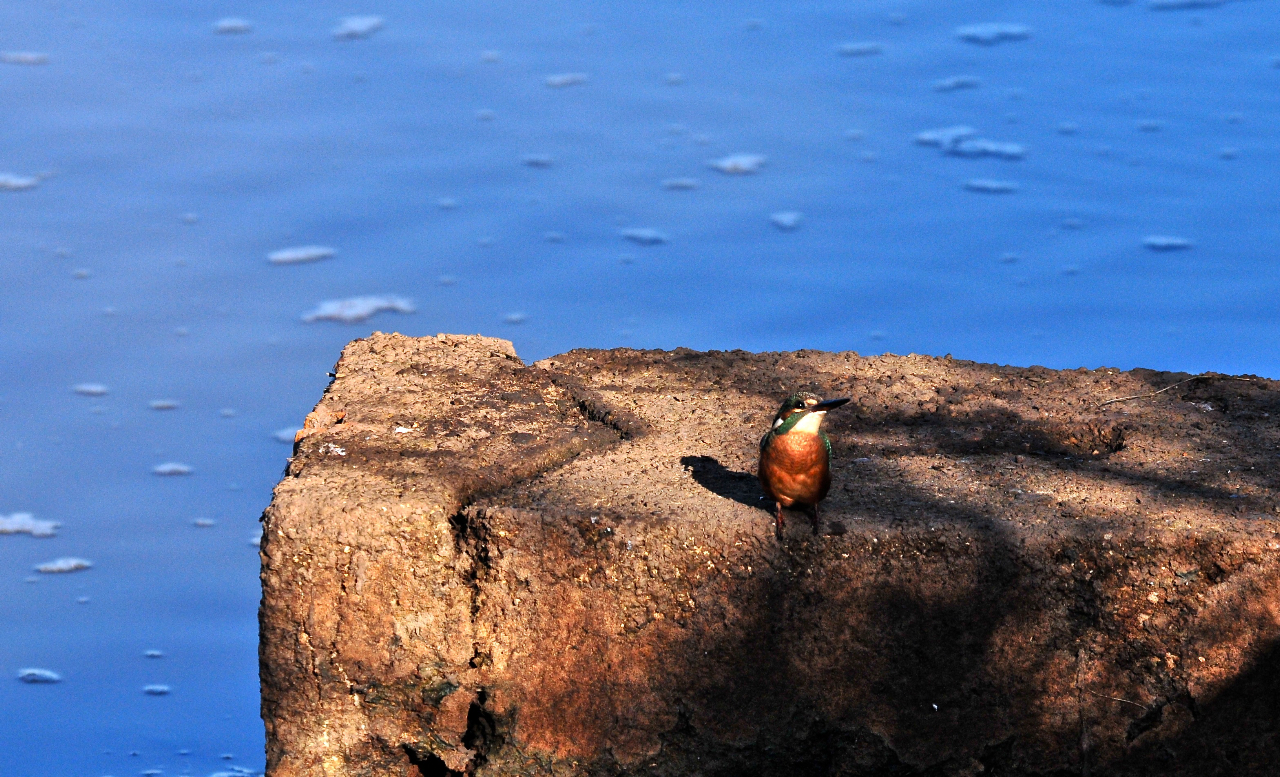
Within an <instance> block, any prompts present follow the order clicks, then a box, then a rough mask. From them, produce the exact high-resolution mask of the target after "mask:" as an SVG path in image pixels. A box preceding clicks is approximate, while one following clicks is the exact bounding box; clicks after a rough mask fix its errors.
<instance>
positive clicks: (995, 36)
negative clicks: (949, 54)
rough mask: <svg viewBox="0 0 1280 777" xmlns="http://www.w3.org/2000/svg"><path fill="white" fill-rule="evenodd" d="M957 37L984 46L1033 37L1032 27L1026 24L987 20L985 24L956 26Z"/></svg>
mask: <svg viewBox="0 0 1280 777" xmlns="http://www.w3.org/2000/svg"><path fill="white" fill-rule="evenodd" d="M956 37H957V38H959V39H960V40H962V41H966V42H968V43H977V44H979V45H982V46H994V45H995V44H997V43H1004V42H1006V41H1016V40H1026V39H1027V38H1030V37H1031V28H1030V27H1028V26H1026V25H1025V24H1004V23H1001V22H986V23H984V24H967V25H965V26H963V27H957V28H956Z"/></svg>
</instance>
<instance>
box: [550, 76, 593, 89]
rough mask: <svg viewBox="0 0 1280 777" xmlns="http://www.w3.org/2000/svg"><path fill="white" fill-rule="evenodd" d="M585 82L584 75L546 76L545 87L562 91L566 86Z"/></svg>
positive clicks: (585, 77)
mask: <svg viewBox="0 0 1280 777" xmlns="http://www.w3.org/2000/svg"><path fill="white" fill-rule="evenodd" d="M586 82H587V74H586V73H557V74H555V75H551V76H547V86H549V87H551V88H552V89H563V88H564V87H566V86H574V85H577V84H585V83H586Z"/></svg>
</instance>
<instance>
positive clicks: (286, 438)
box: [271, 426, 302, 443]
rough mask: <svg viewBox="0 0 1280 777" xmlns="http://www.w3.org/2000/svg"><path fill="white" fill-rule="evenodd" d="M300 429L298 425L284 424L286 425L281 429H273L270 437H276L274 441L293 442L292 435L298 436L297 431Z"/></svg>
mask: <svg viewBox="0 0 1280 777" xmlns="http://www.w3.org/2000/svg"><path fill="white" fill-rule="evenodd" d="M300 431H302V429H301V428H300V427H297V426H286V427H284V428H282V429H277V430H275V431H274V432H272V433H271V436H272V437H274V438H275V439H276V442H287V443H292V442H293V438H294V437H297V436H298V432H300Z"/></svg>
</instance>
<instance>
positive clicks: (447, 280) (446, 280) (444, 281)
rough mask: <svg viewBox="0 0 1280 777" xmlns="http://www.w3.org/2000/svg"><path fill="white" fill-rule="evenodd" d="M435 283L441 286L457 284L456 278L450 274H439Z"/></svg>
mask: <svg viewBox="0 0 1280 777" xmlns="http://www.w3.org/2000/svg"><path fill="white" fill-rule="evenodd" d="M436 283H438V284H440V285H441V286H456V285H458V279H457V278H456V277H455V276H452V275H441V276H440V277H439V278H436Z"/></svg>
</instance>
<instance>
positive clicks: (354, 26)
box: [333, 16, 385, 40]
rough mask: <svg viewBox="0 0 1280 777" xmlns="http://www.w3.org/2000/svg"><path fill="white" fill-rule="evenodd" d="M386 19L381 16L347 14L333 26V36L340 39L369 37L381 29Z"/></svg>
mask: <svg viewBox="0 0 1280 777" xmlns="http://www.w3.org/2000/svg"><path fill="white" fill-rule="evenodd" d="M384 21H385V20H384V19H383V18H382V17H381V16H347V17H345V18H343V19H341V20H340V21H339V22H338V26H337V27H334V28H333V37H334V38H336V39H338V40H359V39H361V38H367V37H369V36H370V35H372V34H374V33H375V32H377V31H378V30H381V29H382V25H383V23H384Z"/></svg>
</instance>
